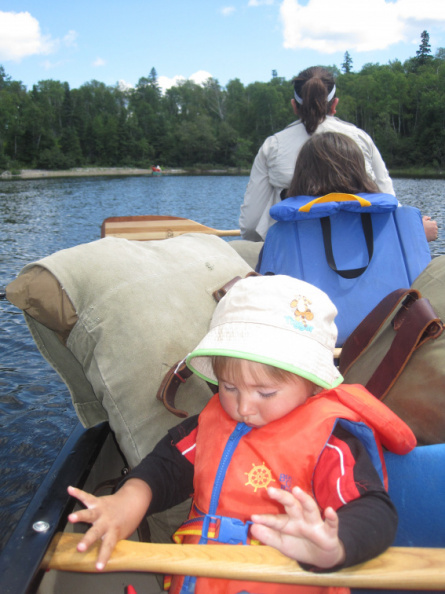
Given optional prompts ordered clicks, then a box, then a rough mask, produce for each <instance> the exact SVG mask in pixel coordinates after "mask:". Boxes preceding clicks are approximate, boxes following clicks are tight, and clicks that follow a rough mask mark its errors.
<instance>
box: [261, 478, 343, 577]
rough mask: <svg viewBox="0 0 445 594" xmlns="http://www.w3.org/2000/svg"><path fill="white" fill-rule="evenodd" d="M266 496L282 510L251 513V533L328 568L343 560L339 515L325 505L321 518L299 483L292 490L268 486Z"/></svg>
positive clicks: (267, 542)
mask: <svg viewBox="0 0 445 594" xmlns="http://www.w3.org/2000/svg"><path fill="white" fill-rule="evenodd" d="M267 491H268V494H269V496H270V497H271V498H272V499H275V500H276V501H278V502H279V503H281V504H282V505H283V506H284V509H285V511H286V513H285V514H277V515H273V514H254V515H252V521H253V525H252V527H251V534H252V536H253V537H254V538H256V539H258V540H259V541H261V542H262V543H263V544H265V545H269V546H272V547H274V548H275V549H278V550H279V551H280V552H281V553H283V554H284V555H287V556H288V557H290V558H291V559H295V560H296V561H300V562H302V563H308V564H311V565H315V566H316V567H320V568H323V569H328V568H330V567H334V566H335V565H338V564H339V563H342V562H343V561H344V558H345V552H344V548H343V544H342V542H341V541H340V540H339V538H338V516H337V514H336V512H335V511H334V510H333V509H332V508H331V507H328V508H327V509H326V510H325V519H324V520H323V519H322V517H321V515H320V511H319V509H318V506H317V504H316V503H315V501H314V500H313V499H312V497H311V496H310V495H308V494H307V493H305V492H304V491H302V490H301V489H300V488H299V487H295V488H294V489H292V493H289V492H288V491H285V490H282V489H274V488H272V487H269V489H268V490H267Z"/></svg>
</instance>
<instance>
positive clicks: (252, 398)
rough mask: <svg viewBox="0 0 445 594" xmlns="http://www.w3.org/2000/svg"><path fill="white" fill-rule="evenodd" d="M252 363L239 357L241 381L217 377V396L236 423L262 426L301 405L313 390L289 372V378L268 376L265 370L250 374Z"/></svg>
mask: <svg viewBox="0 0 445 594" xmlns="http://www.w3.org/2000/svg"><path fill="white" fill-rule="evenodd" d="M254 365H255V363H252V362H250V361H245V360H243V364H242V381H240V380H239V379H237V380H234V379H233V378H231V377H220V378H218V379H219V399H220V402H221V406H222V407H223V409H224V410H225V411H226V413H227V414H228V415H229V416H230V417H232V419H234V420H235V421H237V422H243V423H246V425H249V426H251V427H262V426H264V425H267V424H268V423H270V422H272V421H276V420H278V419H281V417H284V416H285V415H287V414H288V413H289V412H291V411H292V410H294V408H297V406H301V405H302V404H304V403H305V402H306V400H307V399H308V398H309V396H311V395H312V394H313V393H314V388H315V386H314V384H313V383H312V382H310V381H308V380H306V379H304V378H302V377H299V376H297V375H293V374H291V375H290V377H289V380H276V379H272V378H271V377H270V375H268V374H267V372H266V371H265V370H261V371H258V369H255V373H252V366H254Z"/></svg>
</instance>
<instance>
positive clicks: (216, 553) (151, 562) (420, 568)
mask: <svg viewBox="0 0 445 594" xmlns="http://www.w3.org/2000/svg"><path fill="white" fill-rule="evenodd" d="M81 538H82V535H81V534H67V533H63V534H58V535H57V536H56V537H55V539H54V541H53V544H52V546H51V547H50V549H49V550H48V553H47V555H46V557H45V560H44V567H45V568H47V569H58V570H62V571H77V572H96V569H95V561H96V557H97V552H98V547H99V545H98V544H97V545H95V546H93V547H92V548H91V549H90V550H89V551H87V552H85V553H79V552H78V551H77V550H76V545H77V543H78V542H79V540H80V539H81ZM104 571H109V572H110V571H111V572H113V571H147V572H154V573H166V574H180V575H181V574H184V575H196V576H207V577H216V578H226V579H237V580H252V581H261V582H275V583H283V584H302V585H313V586H343V587H350V588H386V589H404V588H407V589H417V590H442V591H443V590H445V549H432V548H414V547H412V548H411V547H391V548H390V549H388V550H387V551H386V552H385V553H383V554H382V555H380V556H379V557H376V558H375V559H372V560H371V561H367V562H366V563H362V564H361V565H356V566H355V567H350V568H348V569H342V570H340V571H337V572H332V573H312V572H308V571H304V570H303V569H301V568H300V567H299V565H298V564H297V563H296V562H295V561H292V560H291V559H289V558H288V557H286V556H284V555H282V554H281V553H280V552H278V551H277V550H276V549H273V548H271V547H266V546H233V545H177V544H154V543H140V542H133V541H128V540H123V541H120V542H119V543H118V544H117V546H116V548H115V550H114V551H113V554H112V556H111V559H110V561H109V562H108V564H107V566H106V568H105V570H104Z"/></svg>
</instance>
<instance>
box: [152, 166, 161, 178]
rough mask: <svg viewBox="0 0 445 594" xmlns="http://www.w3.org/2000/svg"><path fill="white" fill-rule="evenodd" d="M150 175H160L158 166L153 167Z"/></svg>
mask: <svg viewBox="0 0 445 594" xmlns="http://www.w3.org/2000/svg"><path fill="white" fill-rule="evenodd" d="M151 174H152V175H154V176H159V175H162V169H161V168H160V167H159V165H153V167H152V168H151Z"/></svg>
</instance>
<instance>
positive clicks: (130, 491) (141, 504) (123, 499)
mask: <svg viewBox="0 0 445 594" xmlns="http://www.w3.org/2000/svg"><path fill="white" fill-rule="evenodd" d="M147 490H148V491H147ZM68 493H69V494H70V495H71V496H72V497H75V498H76V499H78V500H79V501H80V502H81V503H82V504H83V505H84V506H85V508H86V509H82V510H80V511H76V512H74V513H72V514H70V515H69V516H68V520H69V521H70V522H71V523H72V524H76V523H77V522H86V523H87V524H92V526H91V528H90V529H89V530H88V531H87V532H86V533H85V536H84V537H83V538H82V540H81V541H80V542H79V544H78V545H77V550H78V551H80V552H83V551H86V550H87V549H88V548H89V547H90V546H91V545H92V544H93V543H95V542H96V541H98V540H101V541H102V544H101V545H100V550H99V554H98V556H97V562H96V569H97V570H99V571H101V570H102V569H103V568H104V567H105V565H106V564H107V562H108V560H109V558H110V556H111V553H112V552H113V549H114V547H115V546H116V543H117V542H118V541H119V540H122V539H123V538H128V537H129V536H130V535H131V534H132V533H133V532H134V531H135V530H136V528H137V527H138V526H139V524H140V522H141V520H142V518H143V517H144V515H145V513H146V511H147V509H148V506H149V504H150V501H151V490H150V488H149V487H148V485H146V484H145V483H143V482H142V481H140V480H138V479H132V480H129V481H128V482H127V483H125V485H124V486H123V487H122V488H121V489H120V490H119V491H117V492H116V493H115V494H114V495H106V496H104V497H95V496H94V495H91V494H90V493H86V492H85V491H82V490H81V489H76V488H75V487H68Z"/></svg>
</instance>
